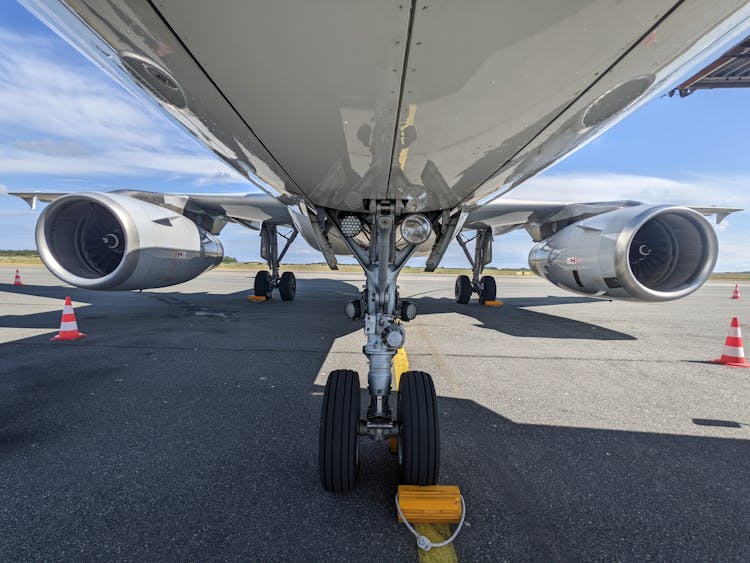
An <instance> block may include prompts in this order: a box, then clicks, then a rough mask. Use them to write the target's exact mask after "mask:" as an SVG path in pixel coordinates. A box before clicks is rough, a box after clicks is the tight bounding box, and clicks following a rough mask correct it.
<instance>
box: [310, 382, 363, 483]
mask: <svg viewBox="0 0 750 563" xmlns="http://www.w3.org/2000/svg"><path fill="white" fill-rule="evenodd" d="M359 411H360V396H359V375H358V374H357V372H356V371H351V370H346V369H340V370H336V371H332V372H331V374H330V375H329V376H328V381H327V382H326V388H325V391H324V392H323V408H322V409H321V411H320V437H319V441H318V467H319V469H320V483H321V484H322V485H323V488H324V489H325V490H326V491H331V492H334V493H346V492H349V491H351V490H352V489H353V488H354V485H355V484H356V482H357V475H358V474H359V436H358V434H357V430H358V427H359Z"/></svg>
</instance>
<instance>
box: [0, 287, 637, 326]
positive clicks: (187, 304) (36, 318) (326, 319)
mask: <svg viewBox="0 0 750 563" xmlns="http://www.w3.org/2000/svg"><path fill="white" fill-rule="evenodd" d="M358 281H359V280H354V279H353V280H351V283H347V282H346V281H343V280H320V279H307V280H301V281H300V283H299V289H298V291H299V294H298V298H297V301H295V303H294V306H295V307H297V308H298V309H299V310H298V311H295V314H299V315H305V314H306V313H307V312H309V311H305V309H306V306H305V304H309V303H310V302H311V301H312V302H313V303H314V304H315V305H316V307H315V308H316V318H315V323H316V324H317V323H324V324H325V325H326V328H327V329H333V330H334V332H335V333H336V336H335V337H339V336H342V335H344V334H349V333H351V332H354V331H356V330H359V329H360V328H361V322H352V321H350V320H349V319H346V318H345V317H344V315H343V305H344V303H346V301H349V300H351V299H354V298H356V297H357V287H358ZM12 287H13V286H10V285H5V286H4V285H1V284H0V291H4V290H6V289H5V288H12ZM15 291H16V292H23V293H27V294H30V295H37V296H43V297H60V296H63V297H64V295H63V294H65V295H71V296H72V298H73V300H79V301H87V300H90V301H93V302H94V303H100V302H101V300H102V297H101V296H102V292H91V291H88V290H82V289H72V288H61V287H44V286H23V287H22V288H16V289H15ZM248 293H251V290H248V291H241V292H236V293H232V294H229V295H217V294H208V293H206V292H202V293H184V292H180V291H175V292H163V291H160V292H151V291H144V292H143V294H145V295H147V296H153V297H154V298H155V299H157V300H159V301H161V302H162V303H165V304H167V305H172V306H174V307H173V310H171V311H169V312H166V311H162V312H161V313H162V314H167V315H175V314H177V315H178V316H179V313H180V312H182V313H186V314H198V315H203V316H231V315H232V314H237V313H240V312H241V311H242V309H240V307H239V305H241V306H242V307H244V308H245V309H247V307H246V306H245V305H246V304H245V303H244V301H245V297H246V295H248ZM119 294H120V295H123V293H119ZM128 294H129V295H130V296H131V297H130V299H133V297H132V296H133V295H138V294H137V292H125V293H124V295H128ZM107 295H108V296H110V298H109V299H112V297H111V296H113V295H115V294H113V293H108V294H107ZM324 301H325V302H327V304H328V306H327V307H324V306H323V302H324ZM412 301H413V302H414V304H415V305H416V306H417V313H418V315H429V314H434V313H448V312H453V313H458V314H461V315H465V316H470V317H473V318H475V319H476V320H477V321H479V324H477V325H476V326H478V327H481V328H485V329H489V330H496V331H498V332H502V333H504V334H508V335H510V336H517V337H534V338H565V339H580V340H636V338H635V337H633V336H631V335H629V334H625V333H622V332H618V331H615V330H611V329H608V328H605V327H602V326H600V325H595V324H591V323H586V322H581V321H577V320H575V319H570V318H566V317H561V316H557V315H549V314H545V313H540V312H538V311H531V310H529V309H527V308H528V307H540V306H545V305H581V306H585V305H587V304H591V303H601V302H602V301H601V300H599V299H591V298H587V297H575V296H570V297H556V296H547V297H533V298H509V299H503V303H504V305H503V307H501V308H495V307H483V306H481V305H479V304H478V303H477V302H476V301H472V302H471V303H469V304H468V305H459V304H458V303H456V302H455V301H454V300H452V299H448V298H435V297H429V296H418V295H417V296H415V297H413V298H412ZM278 304H279V302H278V299H276V300H272V301H271V303H264V304H258V303H255V304H252V305H251V306H254V307H263V306H265V307H268V306H269V305H270V306H272V307H273V306H274V305H278ZM284 305H286V304H284ZM289 305H291V304H289ZM94 306H95V307H96V306H97V305H94ZM175 309H176V310H177V312H176V311H175ZM157 310H159V309H157ZM261 313H264V311H261ZM275 313H276V312H275V311H274V314H272V315H268V316H267V315H262V316H263V317H264V318H263V322H264V323H265V325H264V326H265V327H267V328H268V329H269V330H270V331H274V330H281V331H286V330H288V329H289V326H288V325H289V324H290V323H289V317H288V316H287V315H285V316H283V317H282V316H279V315H277V314H275ZM87 314H89V313H88V312H87ZM56 315H57V314H56V313H55V312H49V313H40V314H38V315H19V316H12V315H4V316H0V326H2V327H11V328H21V327H24V328H45V327H48V328H54V327H55V323H59V315H57V318H56ZM172 318H174V316H173V317H172ZM337 321H338V322H337ZM305 324H306V323H305ZM308 326H309V325H308ZM342 331H343V332H342Z"/></svg>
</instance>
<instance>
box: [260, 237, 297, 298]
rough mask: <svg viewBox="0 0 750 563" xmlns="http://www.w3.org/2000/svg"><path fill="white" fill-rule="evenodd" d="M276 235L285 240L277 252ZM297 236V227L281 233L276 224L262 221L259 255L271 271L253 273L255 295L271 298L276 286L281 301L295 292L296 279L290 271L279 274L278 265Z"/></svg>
mask: <svg viewBox="0 0 750 563" xmlns="http://www.w3.org/2000/svg"><path fill="white" fill-rule="evenodd" d="M278 237H281V238H283V239H285V240H286V243H285V244H284V248H283V249H282V250H281V252H279V244H278ZM296 237H297V229H296V228H294V227H292V230H291V231H290V232H289V233H287V234H283V233H280V232H279V230H278V226H277V225H271V224H267V223H263V225H262V226H261V229H260V256H261V258H263V259H264V260H265V261H266V262H267V263H268V267H269V268H271V271H270V272H269V271H267V270H262V271H260V272H258V273H257V274H256V275H255V283H254V284H253V285H254V289H255V295H258V296H263V297H265V298H266V299H271V297H272V296H273V290H274V289H276V288H278V289H279V295H280V296H281V299H282V301H291V300H293V299H294V296H295V294H296V293H297V280H296V278H295V277H294V274H293V273H292V272H284V273H283V274H282V275H281V276H279V266H280V265H281V260H282V259H283V258H284V255H285V254H286V251H287V250H289V246H291V244H292V241H294V239H295V238H296Z"/></svg>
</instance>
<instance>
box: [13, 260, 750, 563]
mask: <svg viewBox="0 0 750 563" xmlns="http://www.w3.org/2000/svg"><path fill="white" fill-rule="evenodd" d="M290 269H291V270H293V268H290ZM14 272H15V266H0V281H3V282H7V283H3V284H0V538H2V541H0V560H3V561H18V560H25V561H28V560H63V559H64V560H93V559H107V560H112V559H115V560H143V561H156V560H209V559H210V560H256V561H322V560H326V561H381V562H382V561H415V560H417V548H416V545H415V541H414V538H413V537H412V536H411V535H410V534H409V533H408V532H407V530H406V529H405V528H404V526H403V525H400V524H398V523H397V521H396V517H395V510H394V505H393V496H394V494H395V492H396V485H397V479H398V475H397V462H396V459H395V457H393V456H392V455H390V454H389V453H388V447H387V445H386V444H380V443H375V442H372V441H370V440H367V439H364V441H363V442H362V444H361V455H360V458H361V470H360V476H359V485H358V488H357V490H356V491H355V492H353V493H351V494H347V495H335V494H331V493H327V492H325V491H323V490H322V488H321V486H320V483H319V480H318V469H317V442H318V423H319V416H320V415H319V413H320V406H321V399H322V391H323V385H324V383H325V379H326V376H327V374H328V373H330V371H332V370H334V369H342V368H346V369H355V370H358V371H359V373H360V382H361V385H362V387H363V393H364V387H365V385H366V379H367V377H366V373H367V369H366V362H365V358H364V356H363V355H362V354H361V347H362V345H363V343H364V336H363V334H362V323H361V322H355V321H350V320H349V319H347V318H346V317H345V316H344V313H343V307H344V303H345V302H346V301H347V300H348V299H351V298H354V297H355V296H356V293H357V291H358V288H359V287H360V286H361V284H362V283H363V278H362V277H361V276H358V275H354V274H337V273H333V272H331V273H326V274H312V273H308V274H301V275H299V276H298V291H297V299H296V300H295V301H294V302H282V301H280V300H279V299H278V297H277V296H276V298H275V299H273V300H271V301H269V302H265V303H254V302H248V301H247V299H246V297H247V295H249V294H251V293H252V289H251V288H252V276H253V273H249V272H240V271H229V270H223V271H213V272H209V273H208V274H205V275H203V276H200V277H199V278H197V279H195V280H193V281H191V282H188V283H185V284H182V285H179V286H175V287H172V288H166V289H160V290H144V291H143V292H117V293H116V292H92V291H86V290H81V289H75V288H70V287H68V286H65V285H64V284H63V283H62V282H60V281H58V280H57V279H56V278H54V277H53V276H52V275H51V274H49V273H48V272H47V271H46V269H44V268H41V267H22V268H21V275H22V278H23V282H24V284H25V285H23V286H20V287H14V286H13V285H12V283H13V274H14ZM497 281H498V298H499V299H502V300H503V301H504V306H503V307H499V308H490V307H483V306H480V305H479V304H478V303H477V302H476V299H474V300H472V303H470V304H469V305H458V304H456V303H455V301H454V300H453V298H452V297H453V282H454V280H453V278H452V277H449V276H440V275H403V276H401V278H400V293H401V296H402V297H411V298H413V301H414V302H415V303H416V305H417V309H418V313H419V314H418V316H417V318H416V319H415V320H414V321H412V322H411V323H408V325H406V329H407V330H406V351H407V354H408V359H409V363H410V366H411V369H416V370H421V371H427V372H429V373H431V374H432V375H433V378H434V380H435V386H436V389H437V393H438V396H439V398H438V401H439V405H440V414H441V419H440V424H441V435H442V461H441V473H440V475H441V479H440V481H441V483H442V484H452V485H458V486H460V487H461V491H462V493H463V495H464V497H465V499H466V505H467V518H466V527H465V528H464V529H463V530H462V531H461V533H460V535H459V536H458V538H457V539H456V541H455V549H456V553H457V556H458V559H459V560H462V561H481V560H486V561H514V562H515V561H634V560H639V561H642V560H656V561H725V562H726V561H750V369H733V368H729V367H726V366H721V365H714V364H710V363H707V361H708V360H711V359H714V358H717V357H719V356H720V355H721V353H722V349H723V345H724V340H725V338H726V335H727V334H728V330H729V323H730V320H731V318H732V317H733V316H738V317H739V318H740V322H741V326H742V328H743V330H744V332H745V336H746V338H747V337H750V326H749V325H748V322H750V306H748V303H750V288H744V287H742V286H741V289H742V290H743V291H744V292H745V293H747V296H746V297H745V298H744V300H732V299H730V297H731V295H732V289H733V287H734V282H721V283H719V282H717V283H709V284H707V285H706V286H705V287H704V288H702V289H701V290H699V291H698V292H697V293H695V294H693V295H692V296H690V297H688V298H686V299H683V300H680V301H675V302H669V303H661V304H649V303H645V304H644V303H626V302H609V301H601V300H596V299H591V298H587V297H582V296H577V295H574V294H571V293H566V292H564V291H562V290H560V289H558V288H556V287H554V286H552V285H550V284H549V283H547V282H546V281H543V280H540V279H537V278H515V277H510V278H506V277H501V278H498V280H497ZM66 295H70V296H71V297H72V298H73V304H74V306H75V312H76V318H77V321H78V325H79V329H80V330H81V331H83V332H85V333H87V336H86V337H85V338H83V339H80V340H76V341H72V342H51V341H50V340H49V339H50V338H51V337H52V336H54V335H55V334H56V333H57V329H58V328H59V326H60V316H61V311H62V305H63V300H64V298H65V296H66ZM748 344H750V341H748ZM749 351H750V350H749ZM365 399H366V397H365V395H363V405H364V404H366V401H365Z"/></svg>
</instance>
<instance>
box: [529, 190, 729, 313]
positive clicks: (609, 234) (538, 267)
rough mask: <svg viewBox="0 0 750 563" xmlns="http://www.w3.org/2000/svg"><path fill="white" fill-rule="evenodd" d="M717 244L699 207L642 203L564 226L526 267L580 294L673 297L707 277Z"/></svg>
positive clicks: (534, 252)
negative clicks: (690, 207)
mask: <svg viewBox="0 0 750 563" xmlns="http://www.w3.org/2000/svg"><path fill="white" fill-rule="evenodd" d="M718 248H719V245H718V241H717V239H716V233H715V232H714V230H713V227H712V226H711V224H710V223H709V222H708V220H706V218H705V217H703V216H702V215H701V214H700V213H698V212H697V211H694V210H692V209H689V208H686V207H672V206H668V205H645V204H644V205H637V206H633V207H627V208H624V209H618V210H616V211H610V212H608V213H603V214H601V215H598V216H596V217H592V218H590V219H585V220H583V221H580V222H578V223H574V224H572V225H569V226H567V227H565V228H563V229H561V230H560V231H558V232H557V233H555V234H554V235H552V236H551V237H549V238H548V239H546V240H543V241H542V242H539V243H537V244H536V245H535V246H534V247H533V248H532V249H531V252H530V253H529V266H530V267H531V269H532V270H533V271H534V272H535V273H536V274H537V275H539V276H541V277H543V278H547V279H548V280H549V281H551V282H552V283H553V284H555V285H557V286H560V287H562V288H564V289H568V290H570V291H574V292H576V293H582V294H585V295H597V296H606V297H608V298H613V299H632V300H639V301H669V300H672V299H679V298H681V297H685V296H686V295H689V294H690V293H692V292H693V291H695V290H696V289H698V288H699V287H701V285H703V284H704V283H705V282H706V280H707V279H708V277H709V276H710V275H711V272H712V271H713V268H714V266H715V265H716V258H717V256H718Z"/></svg>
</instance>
